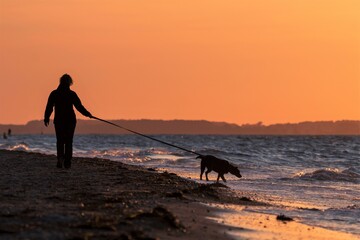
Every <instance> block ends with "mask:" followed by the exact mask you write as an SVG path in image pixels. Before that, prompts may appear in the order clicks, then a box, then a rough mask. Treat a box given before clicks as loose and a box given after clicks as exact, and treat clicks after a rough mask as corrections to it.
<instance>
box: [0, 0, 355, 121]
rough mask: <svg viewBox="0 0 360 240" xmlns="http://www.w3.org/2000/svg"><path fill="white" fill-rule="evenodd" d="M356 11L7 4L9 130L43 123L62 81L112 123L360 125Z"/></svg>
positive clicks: (160, 1) (186, 4)
mask: <svg viewBox="0 0 360 240" xmlns="http://www.w3.org/2000/svg"><path fill="white" fill-rule="evenodd" d="M359 9H360V1H358V0H352V1H351V0H336V1H334V0H301V1H289V0H247V1H242V0H217V1H214V0H173V1H169V0H136V1H134V0H121V1H119V0H97V1H96V0H51V1H40V0H36V1H35V0H0V81H1V85H0V87H1V92H0V94H1V101H0V123H16V124H19V123H26V122H27V121H29V120H33V119H42V118H43V112H44V108H45V104H46V101H47V97H48V95H49V93H50V91H51V90H53V89H55V88H56V87H57V85H58V79H59V77H60V76H61V75H62V74H63V73H69V74H70V75H71V76H72V77H73V79H74V82H75V84H74V86H73V87H72V89H73V90H75V91H76V92H77V93H78V95H79V96H80V98H81V100H82V102H83V104H84V105H85V107H86V108H87V109H88V110H89V111H90V112H91V113H92V114H93V115H96V116H98V117H101V118H106V119H139V118H147V119H206V120H211V121H226V122H232V123H238V124H242V123H256V122H258V121H263V122H264V123H265V124H271V123H276V122H281V123H283V122H299V121H306V120H310V121H315V120H341V119H352V120H355V119H360V10H359ZM77 115H78V116H79V115H80V114H79V113H78V114H77Z"/></svg>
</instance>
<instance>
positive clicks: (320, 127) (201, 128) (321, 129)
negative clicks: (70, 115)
mask: <svg viewBox="0 0 360 240" xmlns="http://www.w3.org/2000/svg"><path fill="white" fill-rule="evenodd" d="M112 122H114V123H116V124H118V125H120V126H124V127H126V128H129V129H132V130H135V131H138V132H141V133H144V134H238V135H360V121H351V120H343V121H319V122H301V123H287V124H272V125H267V126H266V125H263V124H262V123H261V122H259V123H257V124H244V125H236V124H230V123H225V122H209V121H203V120H169V121H167V120H112ZM8 129H11V130H12V133H13V134H54V127H53V124H50V126H49V127H47V128H46V127H45V126H44V124H43V122H42V121H37V120H35V121H30V122H28V123H27V124H26V125H1V124H0V132H1V133H2V132H7V131H8ZM76 133H77V134H125V133H128V132H126V131H124V130H122V129H119V128H116V127H114V126H111V125H108V124H105V123H103V122H99V121H95V120H78V123H77V128H76Z"/></svg>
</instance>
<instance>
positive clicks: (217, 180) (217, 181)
mask: <svg viewBox="0 0 360 240" xmlns="http://www.w3.org/2000/svg"><path fill="white" fill-rule="evenodd" d="M219 178H220V173H219V174H218V177H217V179H216V183H219Z"/></svg>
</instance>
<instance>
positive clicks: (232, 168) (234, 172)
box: [229, 165, 242, 178]
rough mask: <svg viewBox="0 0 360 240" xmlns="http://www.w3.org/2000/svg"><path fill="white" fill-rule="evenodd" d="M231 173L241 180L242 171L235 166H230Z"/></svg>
mask: <svg viewBox="0 0 360 240" xmlns="http://www.w3.org/2000/svg"><path fill="white" fill-rule="evenodd" d="M229 172H230V173H231V174H232V175H235V176H237V177H238V178H241V177H242V176H241V174H240V170H239V168H237V167H235V166H232V165H231V166H230V169H229Z"/></svg>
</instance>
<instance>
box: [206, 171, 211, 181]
mask: <svg viewBox="0 0 360 240" xmlns="http://www.w3.org/2000/svg"><path fill="white" fill-rule="evenodd" d="M209 172H211V170H210V169H208V170H207V171H206V172H205V176H206V181H209V178H208V173H209Z"/></svg>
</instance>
